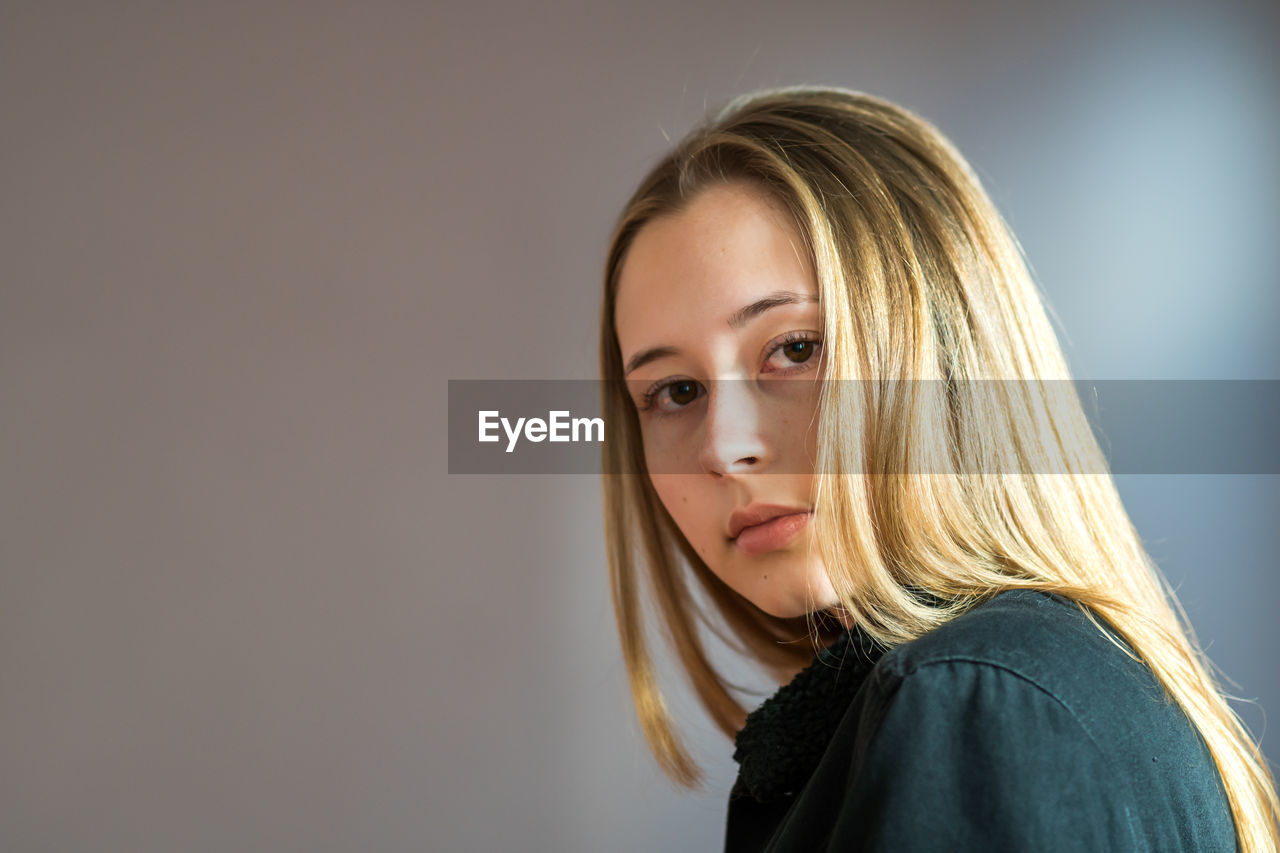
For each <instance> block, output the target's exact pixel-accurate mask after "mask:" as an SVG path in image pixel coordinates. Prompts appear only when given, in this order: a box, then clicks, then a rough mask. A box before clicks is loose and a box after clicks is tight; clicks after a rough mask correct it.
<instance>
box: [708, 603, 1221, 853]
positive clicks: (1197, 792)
mask: <svg viewBox="0 0 1280 853" xmlns="http://www.w3.org/2000/svg"><path fill="white" fill-rule="evenodd" d="M736 746H737V749H736V752H735V754H734V758H735V759H737V761H738V763H739V765H740V767H739V774H738V779H737V781H736V783H735V784H734V787H733V791H732V793H731V794H730V799H729V810H728V818H727V828H726V829H727V831H726V838H725V850H726V851H728V853H738V851H761V850H769V851H805V853H814V851H845V850H872V851H920V850H939V851H979V850H980V851H984V853H991V851H1067V850H1072V851H1076V850H1078V851H1108V850H1121V851H1132V850H1141V851H1152V853H1170V851H1180V850H1198V851H1233V850H1236V849H1237V848H1236V841H1235V834H1234V827H1233V823H1232V819H1231V813H1230V811H1229V809H1228V806H1227V800H1226V795H1225V793H1224V791H1223V789H1222V783H1221V780H1220V778H1219V776H1218V774H1217V772H1216V770H1215V767H1214V765H1213V760H1212V758H1211V757H1210V755H1209V751H1208V749H1207V748H1206V747H1205V745H1204V741H1203V740H1202V739H1201V738H1200V737H1199V735H1198V734H1197V732H1196V731H1195V729H1194V728H1193V727H1192V725H1191V723H1190V721H1189V720H1188V719H1187V717H1186V716H1185V714H1183V712H1182V711H1181V709H1180V708H1179V707H1178V706H1177V705H1176V704H1166V702H1165V701H1164V698H1163V695H1162V694H1161V691H1160V688H1159V685H1158V684H1157V682H1156V681H1155V678H1154V676H1153V675H1152V674H1151V671H1150V670H1149V669H1148V668H1147V667H1145V666H1144V665H1142V664H1141V663H1139V662H1137V661H1134V660H1132V659H1131V658H1129V657H1128V656H1126V655H1125V654H1124V652H1123V651H1121V649H1119V648H1117V647H1116V646H1115V645H1113V644H1112V643H1111V641H1110V640H1108V639H1107V638H1106V637H1104V636H1103V635H1102V634H1101V632H1100V631H1099V630H1098V629H1097V628H1096V627H1095V626H1094V625H1093V624H1092V623H1091V622H1090V621H1089V620H1088V618H1087V617H1086V616H1085V615H1084V614H1083V613H1082V612H1081V611H1080V609H1079V607H1078V606H1077V605H1076V604H1075V603H1074V602H1071V601H1069V600H1067V599H1065V598H1062V597H1060V596H1056V595H1049V594H1046V593H1041V592H1035V591H1028V590H1016V591H1008V592H1003V593H1001V594H999V595H997V596H995V597H994V598H992V599H990V600H988V601H986V602H984V603H982V604H979V605H977V606H975V607H973V608H972V609H970V610H969V611H968V612H966V613H964V614H963V615H961V616H959V617H957V618H955V619H953V620H952V621H951V622H949V623H947V624H946V625H943V626H942V627H940V628H938V629H936V630H934V631H931V632H929V633H928V634H925V635H924V636H922V637H920V638H919V639H917V640H915V641H914V642H910V643H906V644H904V645H901V646H898V647H897V648H895V649H892V650H891V651H888V652H885V651H884V650H883V648H881V647H878V646H876V645H874V644H873V643H871V641H870V640H869V639H868V638H867V637H866V636H865V635H864V634H862V633H861V632H860V631H857V630H854V631H851V632H848V633H845V634H844V635H842V636H841V637H840V638H839V639H838V640H837V641H836V642H835V643H834V644H833V645H832V646H831V647H830V648H828V649H825V650H823V651H822V652H820V653H819V654H818V655H817V656H816V657H815V658H814V661H813V663H811V664H810V665H809V667H808V668H807V669H805V670H804V671H802V672H801V673H800V674H798V675H797V676H796V677H795V679H793V680H792V681H791V682H790V683H789V684H788V685H786V686H784V687H783V688H781V689H780V690H779V691H778V692H777V693H776V694H775V695H774V696H773V697H772V698H771V699H769V700H767V701H766V702H765V703H764V704H763V705H761V706H760V708H758V709H757V710H756V711H754V712H752V714H751V715H750V716H748V718H747V723H746V725H745V726H744V727H743V729H742V731H741V732H739V733H738V736H737V739H736Z"/></svg>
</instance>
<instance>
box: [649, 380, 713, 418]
mask: <svg viewBox="0 0 1280 853" xmlns="http://www.w3.org/2000/svg"><path fill="white" fill-rule="evenodd" d="M701 387H702V386H701V385H699V384H698V383H697V382H695V381H694V380H692V379H674V380H672V381H670V382H663V383H660V384H658V385H655V386H653V387H652V388H650V389H649V390H648V391H646V392H645V393H644V395H643V398H642V401H641V405H640V410H641V411H645V412H647V411H649V410H650V409H654V408H657V409H659V410H660V411H663V412H668V413H670V412H674V411H679V410H680V409H683V408H684V407H685V406H688V405H689V404H690V403H692V402H693V401H694V400H696V399H698V390H699V389H700V388H701ZM664 404H665V405H664Z"/></svg>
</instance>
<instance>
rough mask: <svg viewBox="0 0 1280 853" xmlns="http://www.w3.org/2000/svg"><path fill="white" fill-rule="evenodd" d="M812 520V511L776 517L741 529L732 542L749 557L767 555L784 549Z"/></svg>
mask: <svg viewBox="0 0 1280 853" xmlns="http://www.w3.org/2000/svg"><path fill="white" fill-rule="evenodd" d="M812 518H813V512H812V511H801V512H791V513H787V514H785V515H776V516H774V517H773V518H770V519H768V520H767V521H762V522H760V523H759V524H751V525H748V526H746V527H743V528H742V530H741V531H740V532H739V533H738V535H737V536H734V537H733V540H732V541H733V544H734V545H735V546H736V547H737V548H739V549H741V550H742V551H743V552H744V553H746V554H748V555H750V556H756V555H759V554H767V553H769V552H770V551H776V550H778V549H779V548H782V547H784V546H785V545H786V544H787V543H789V542H790V541H791V540H792V539H794V538H795V537H796V536H797V535H798V534H799V533H800V531H801V530H803V529H804V528H805V526H806V525H808V524H809V522H810V521H811V520H812Z"/></svg>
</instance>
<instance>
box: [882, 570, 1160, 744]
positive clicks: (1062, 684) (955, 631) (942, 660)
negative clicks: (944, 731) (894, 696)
mask: <svg viewBox="0 0 1280 853" xmlns="http://www.w3.org/2000/svg"><path fill="white" fill-rule="evenodd" d="M1128 652H1129V647H1128V646H1127V645H1126V644H1125V643H1124V642H1123V640H1120V639H1119V637H1118V636H1117V635H1116V634H1115V633H1114V632H1112V631H1110V630H1109V629H1108V628H1107V627H1106V625H1105V623H1103V622H1102V621H1101V620H1100V619H1099V620H1098V621H1097V623H1096V624H1095V622H1094V621H1093V620H1091V619H1090V617H1089V616H1088V615H1087V614H1086V613H1085V611H1084V610H1083V609H1082V607H1081V605H1079V604H1077V603H1076V602H1074V601H1071V600H1069V599H1066V598H1063V597H1061V596H1058V595H1053V594H1050V593H1043V592H1039V591H1037V590H1010V591H1006V592H1003V593H1000V594H999V595H997V596H995V597H994V598H992V599H990V600H988V601H986V602H983V603H982V604H979V605H977V606H975V607H973V608H972V609H970V610H969V611H968V612H966V613H964V614H962V615H960V616H958V617H956V618H955V619H953V620H951V621H950V622H948V623H947V624H945V625H943V626H941V627H939V628H937V629H936V630H934V631H930V632H929V633H928V634H925V635H924V636H922V637H920V638H918V639H917V640H915V641H913V642H910V643H905V644H903V645H901V646H898V647H897V648H894V649H892V650H891V651H890V652H888V653H887V654H885V656H884V657H883V658H882V659H881V661H880V662H879V666H878V667H877V670H878V672H877V673H875V675H876V678H875V681H876V685H877V687H878V688H879V689H880V690H881V691H889V692H893V691H896V690H897V689H899V688H900V687H901V685H902V684H903V683H904V682H906V681H908V680H909V681H910V682H911V684H912V685H913V687H914V688H915V689H917V690H921V689H927V688H928V687H929V685H930V684H931V683H932V682H935V681H946V682H947V685H946V686H948V687H950V688H955V687H956V686H957V685H956V684H955V682H957V681H958V680H959V681H968V682H971V685H970V686H971V687H976V686H977V682H978V681H980V680H981V681H999V682H1002V683H1007V684H1010V685H1013V684H1015V683H1016V684H1018V685H1020V687H1019V689H1020V690H1022V691H1030V693H1031V694H1032V695H1038V696H1039V697H1040V698H1041V699H1042V700H1045V701H1050V700H1051V701H1053V702H1055V703H1057V704H1059V705H1060V706H1062V708H1063V709H1065V710H1066V711H1068V712H1069V713H1070V714H1071V716H1072V717H1073V718H1074V719H1075V720H1076V722H1077V723H1078V724H1079V725H1080V726H1081V728H1082V729H1083V730H1084V731H1085V732H1087V733H1089V735H1090V736H1091V737H1093V738H1094V739H1095V740H1098V741H1099V742H1101V741H1102V740H1104V739H1105V737H1104V736H1105V730H1106V728H1107V726H1108V724H1109V722H1110V721H1112V720H1116V719H1124V718H1132V716H1133V715H1135V714H1137V715H1142V714H1150V713H1155V712H1158V710H1159V707H1160V706H1164V705H1165V704H1166V702H1165V698H1164V693H1163V690H1162V689H1161V688H1160V685H1159V683H1158V682H1157V681H1156V680H1155V677H1154V675H1153V674H1152V673H1151V671H1150V670H1149V669H1148V668H1147V667H1146V666H1145V665H1144V664H1143V663H1142V662H1141V661H1139V660H1136V659H1135V658H1133V657H1130V655H1129V653H1128ZM939 686H940V687H941V686H943V685H939Z"/></svg>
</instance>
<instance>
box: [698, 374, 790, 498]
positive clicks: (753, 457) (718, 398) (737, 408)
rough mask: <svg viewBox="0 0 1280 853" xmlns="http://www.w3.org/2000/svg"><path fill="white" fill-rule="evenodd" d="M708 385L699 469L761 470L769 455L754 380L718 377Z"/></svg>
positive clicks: (721, 472)
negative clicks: (754, 389) (717, 379)
mask: <svg viewBox="0 0 1280 853" xmlns="http://www.w3.org/2000/svg"><path fill="white" fill-rule="evenodd" d="M708 384H709V388H708V391H707V395H708V398H707V409H706V419H705V420H704V421H703V433H702V445H701V447H700V448H699V450H698V462H699V464H700V465H701V466H702V470H704V471H706V472H709V473H711V474H716V475H719V476H725V475H728V474H744V473H751V472H759V471H761V470H763V469H764V467H765V465H767V464H768V463H769V462H770V461H772V454H771V451H770V450H769V447H768V445H767V442H766V440H765V438H764V433H763V430H762V426H763V424H762V417H761V415H762V411H761V407H760V400H758V399H757V396H756V394H755V393H754V391H753V383H751V382H749V381H741V380H719V381H712V382H710V383H708Z"/></svg>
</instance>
